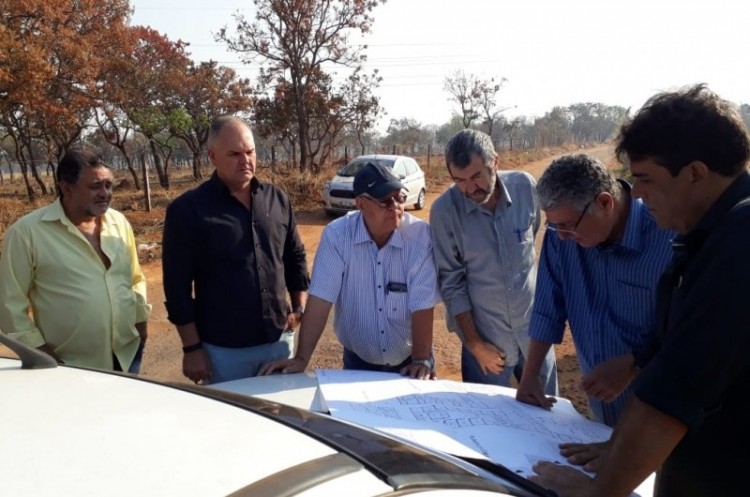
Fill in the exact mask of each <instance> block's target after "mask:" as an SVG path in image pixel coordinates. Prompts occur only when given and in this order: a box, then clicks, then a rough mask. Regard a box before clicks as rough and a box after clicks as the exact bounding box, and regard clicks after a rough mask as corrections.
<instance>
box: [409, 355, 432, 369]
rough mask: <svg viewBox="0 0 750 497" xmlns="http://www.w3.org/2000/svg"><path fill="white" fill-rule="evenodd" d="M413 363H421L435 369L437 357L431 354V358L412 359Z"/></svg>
mask: <svg viewBox="0 0 750 497" xmlns="http://www.w3.org/2000/svg"><path fill="white" fill-rule="evenodd" d="M411 363H412V364H419V365H420V366H424V367H426V368H427V369H429V370H430V371H434V370H435V358H434V357H433V356H430V358H429V359H412V360H411Z"/></svg>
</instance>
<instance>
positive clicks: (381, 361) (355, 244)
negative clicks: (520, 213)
mask: <svg viewBox="0 0 750 497" xmlns="http://www.w3.org/2000/svg"><path fill="white" fill-rule="evenodd" d="M353 188H354V195H355V196H356V204H357V208H358V210H357V211H356V212H352V213H350V214H348V215H346V216H344V217H342V218H339V219H336V220H335V221H333V222H331V223H330V224H329V225H328V226H326V228H325V229H324V230H323V236H322V237H321V240H320V245H319V246H318V250H317V252H316V254H315V264H314V265H313V275H312V282H311V284H310V297H309V299H308V301H307V308H306V310H305V314H304V315H303V318H302V325H301V327H300V333H299V345H298V348H297V353H296V355H295V356H294V357H293V358H292V359H287V360H278V361H274V362H270V363H269V364H266V365H265V366H264V367H263V368H262V369H261V372H260V374H270V373H273V372H275V371H281V372H282V373H297V372H301V371H304V369H305V368H306V367H307V364H308V363H309V362H310V358H311V357H312V354H313V351H314V350H315V346H316V345H317V343H318V340H319V339H320V335H321V334H322V333H323V330H324V329H325V325H326V321H327V320H328V315H329V313H330V311H331V308H332V307H335V316H334V321H333V331H334V332H335V333H336V337H337V338H338V339H339V342H341V345H343V347H344V357H343V362H344V369H360V370H367V371H385V372H400V373H401V374H404V375H408V376H411V377H412V378H419V379H429V378H434V368H435V361H434V359H433V356H432V324H433V313H434V307H435V305H436V304H437V303H438V302H439V300H440V298H439V294H438V289H437V275H436V272H435V264H434V262H433V260H432V243H431V241H430V228H429V226H428V225H427V223H425V222H424V221H422V220H420V219H418V218H416V217H414V216H412V215H410V214H407V213H405V212H404V202H405V201H406V195H405V194H404V192H403V190H404V185H403V184H402V183H401V181H400V180H399V178H398V177H397V176H396V175H395V174H394V173H393V172H392V171H391V169H389V168H388V167H386V166H383V165H380V164H372V163H368V164H367V165H365V166H364V167H363V168H362V169H361V170H360V171H359V172H358V173H357V175H356V176H355V177H354V184H353Z"/></svg>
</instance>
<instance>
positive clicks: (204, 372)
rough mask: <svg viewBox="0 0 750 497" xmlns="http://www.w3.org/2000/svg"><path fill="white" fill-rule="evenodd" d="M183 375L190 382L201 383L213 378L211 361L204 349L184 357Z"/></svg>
mask: <svg viewBox="0 0 750 497" xmlns="http://www.w3.org/2000/svg"><path fill="white" fill-rule="evenodd" d="M182 374H183V375H185V377H187V378H188V379H189V380H190V381H192V382H194V383H199V382H201V381H203V380H208V379H210V378H211V360H210V359H209V358H208V354H207V353H206V351H205V350H203V349H198V350H194V351H193V352H187V353H184V354H183V355H182Z"/></svg>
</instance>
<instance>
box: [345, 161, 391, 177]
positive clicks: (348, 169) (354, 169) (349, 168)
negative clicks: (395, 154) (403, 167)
mask: <svg viewBox="0 0 750 497" xmlns="http://www.w3.org/2000/svg"><path fill="white" fill-rule="evenodd" d="M368 162H372V163H373V164H382V165H384V166H385V167H393V160H392V159H354V160H353V161H351V162H350V163H349V164H347V165H345V166H344V167H343V168H342V169H341V170H340V171H339V172H338V175H339V176H344V177H350V176H356V174H357V173H358V172H359V170H360V169H362V168H363V167H365V165H366V164H367V163H368Z"/></svg>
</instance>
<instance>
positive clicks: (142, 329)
mask: <svg viewBox="0 0 750 497" xmlns="http://www.w3.org/2000/svg"><path fill="white" fill-rule="evenodd" d="M135 329H136V330H138V335H140V337H141V340H143V341H145V340H146V338H148V323H147V322H146V321H141V322H140V323H135Z"/></svg>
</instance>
